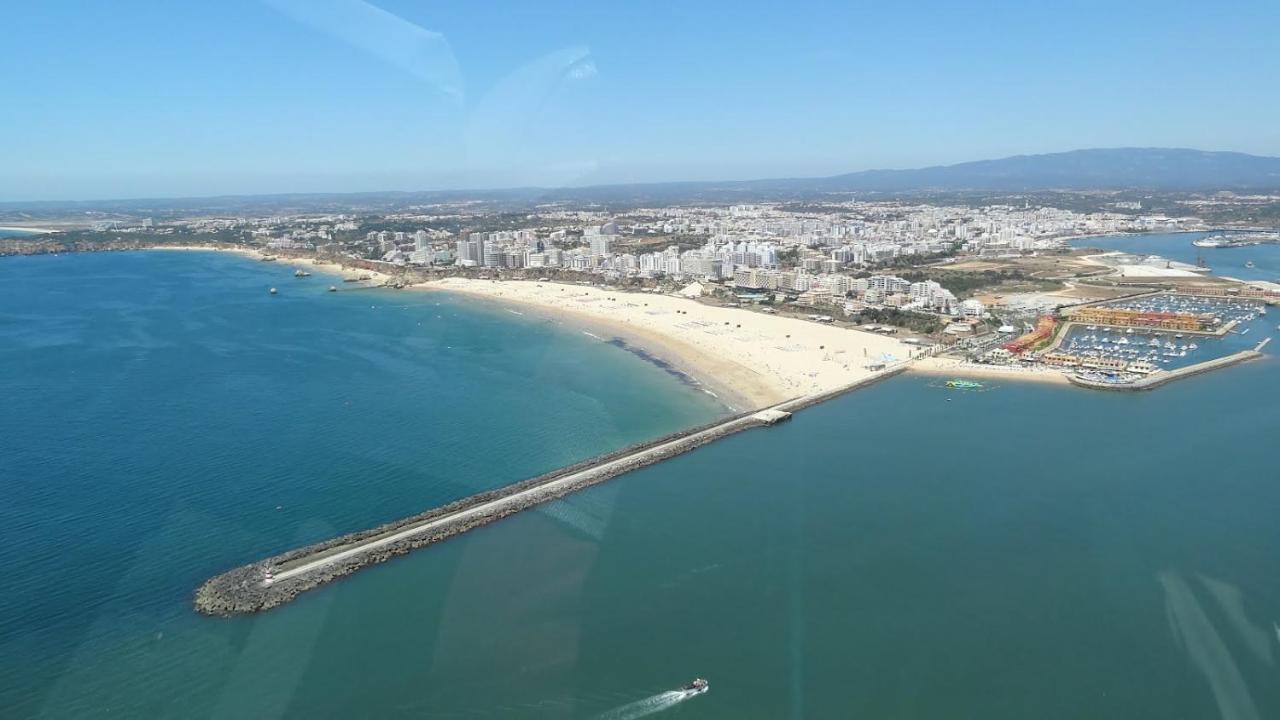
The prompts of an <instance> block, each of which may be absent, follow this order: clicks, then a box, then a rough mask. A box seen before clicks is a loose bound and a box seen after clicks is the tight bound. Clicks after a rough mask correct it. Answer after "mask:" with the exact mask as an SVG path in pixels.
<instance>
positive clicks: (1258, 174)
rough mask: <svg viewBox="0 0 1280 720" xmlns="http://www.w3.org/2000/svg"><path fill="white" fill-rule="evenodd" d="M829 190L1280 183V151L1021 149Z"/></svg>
mask: <svg viewBox="0 0 1280 720" xmlns="http://www.w3.org/2000/svg"><path fill="white" fill-rule="evenodd" d="M814 182H815V185H816V187H821V188H825V189H828V190H844V191H879V192H902V191H912V190H1010V191H1018V190H1054V189H1058V190H1062V189H1072V190H1083V189H1117V188H1142V189H1150V190H1165V191H1179V190H1181V191H1193V190H1272V189H1277V188H1280V158H1275V157H1262V156H1258V155H1247V154H1245V153H1237V152H1206V151H1203V150H1186V149H1181V148H1106V149H1091V150H1073V151H1070V152H1061V153H1051V154H1047V155H1016V156H1014V157H1007V158H1001V159H999V160H979V161H976V162H966V163H960V164H957V165H943V166H935V167H927V168H920V169H918V170H867V171H863V172H855V173H849V174H846V175H837V176H834V177H830V178H822V179H820V180H816V181H814Z"/></svg>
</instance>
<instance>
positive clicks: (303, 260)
mask: <svg viewBox="0 0 1280 720" xmlns="http://www.w3.org/2000/svg"><path fill="white" fill-rule="evenodd" d="M145 249H146V250H166V251H177V252H181V251H189V252H222V253H235V254H237V255H243V256H245V257H247V258H253V259H254V260H260V259H262V256H263V253H262V252H259V251H258V250H252V249H249V248H235V247H221V246H217V245H157V246H155V247H150V248H145ZM267 254H270V253H267ZM276 262H278V263H280V264H281V265H288V266H290V267H296V268H313V269H315V270H318V271H319V272H326V273H332V274H334V275H338V276H340V277H344V278H345V277H360V276H362V275H368V276H369V278H370V280H369V281H368V282H370V283H373V284H378V285H381V284H383V283H385V282H388V281H390V280H391V279H392V278H391V276H390V275H387V274H386V273H380V272H377V271H375V270H364V269H361V268H348V267H345V266H343V265H339V264H338V263H335V262H327V261H324V260H318V259H316V258H310V257H283V256H281V257H279V259H278V260H276Z"/></svg>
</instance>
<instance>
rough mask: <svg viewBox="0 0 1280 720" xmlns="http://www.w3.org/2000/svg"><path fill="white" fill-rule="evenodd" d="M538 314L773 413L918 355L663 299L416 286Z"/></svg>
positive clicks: (459, 284) (851, 336) (457, 281)
mask: <svg viewBox="0 0 1280 720" xmlns="http://www.w3.org/2000/svg"><path fill="white" fill-rule="evenodd" d="M412 287H413V288H416V289H425V290H430V291H443V292H457V293H460V294H466V295H471V296H474V297H480V298H485V299H489V300H494V301H498V302H507V303H511V304H514V305H518V306H522V307H528V308H536V309H539V310H542V311H544V312H551V313H555V314H557V315H562V316H572V317H574V318H575V320H574V322H575V323H588V324H590V323H595V324H597V325H598V326H599V327H601V328H604V329H606V330H608V332H610V333H615V334H617V335H618V336H620V337H622V338H623V339H624V340H633V341H634V344H636V345H638V346H639V347H641V348H644V349H645V351H646V352H648V353H649V354H650V355H652V356H654V357H657V358H661V359H662V360H664V361H666V362H668V363H670V364H672V365H673V366H675V367H677V368H679V369H680V370H681V371H682V372H684V373H685V374H686V375H688V376H690V377H692V378H694V379H695V380H697V381H698V382H699V383H700V384H703V385H705V386H707V387H708V388H710V389H711V390H712V391H713V392H717V393H719V392H726V393H732V394H734V395H737V396H738V398H740V399H742V400H746V401H748V402H749V403H750V407H766V406H768V405H772V404H775V403H778V402H781V401H783V400H787V399H790V398H794V397H800V396H805V395H814V394H819V393H823V392H826V391H828V390H832V389H835V388H839V387H844V386H847V385H849V384H850V383H853V382H856V381H858V380H860V379H862V378H864V377H869V376H872V375H874V374H875V371H874V370H871V369H869V368H867V367H866V366H867V365H868V364H878V363H880V362H881V361H882V359H883V356H885V355H886V354H887V355H889V356H891V357H892V358H893V360H892V361H890V362H893V361H902V360H906V359H908V358H909V357H910V356H911V354H912V348H911V346H909V345H906V344H904V343H901V342H899V341H897V340H895V339H893V338H888V337H885V336H882V335H874V334H872V333H867V332H863V331H861V330H854V329H848V328H837V327H832V326H829V325H820V324H818V323H813V322H809V321H806V320H800V319H796V318H787V317H778V316H775V315H765V314H763V313H757V312H751V311H748V310H743V309H738V308H726V307H716V306H711V305H704V304H701V303H698V302H696V301H693V300H691V299H688V298H682V297H673V296H670V295H663V294H658V293H632V292H624V291H621V290H613V289H607V288H597V287H593V286H583V285H568V284H563V283H550V282H542V283H540V282H536V281H485V280H470V279H462V278H446V279H443V280H436V281H431V282H428V283H423V284H421V285H414V286H412Z"/></svg>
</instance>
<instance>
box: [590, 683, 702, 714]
mask: <svg viewBox="0 0 1280 720" xmlns="http://www.w3.org/2000/svg"><path fill="white" fill-rule="evenodd" d="M699 694H700V693H698V692H696V691H693V690H668V691H667V692H663V693H658V694H657V695H654V696H653V697H647V698H645V699H643V700H637V701H635V702H633V703H627V704H626V705H623V706H622V707H616V708H614V709H612V710H609V711H608V712H605V713H603V714H601V715H600V716H599V717H598V718H597V720H635V719H636V718H642V717H644V716H646V715H652V714H654V713H660V712H662V711H663V710H669V709H671V708H672V707H675V706H676V705H679V704H680V703H682V702H684V701H685V700H689V699H691V698H695V697H697V696H698V695H699Z"/></svg>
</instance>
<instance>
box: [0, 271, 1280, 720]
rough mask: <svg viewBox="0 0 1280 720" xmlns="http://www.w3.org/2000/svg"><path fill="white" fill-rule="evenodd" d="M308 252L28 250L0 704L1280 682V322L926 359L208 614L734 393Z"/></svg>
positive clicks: (1008, 696) (416, 713)
mask: <svg viewBox="0 0 1280 720" xmlns="http://www.w3.org/2000/svg"><path fill="white" fill-rule="evenodd" d="M288 274H289V268H287V267H275V266H271V265H263V264H258V263H250V262H245V261H242V260H239V259H237V258H231V257H219V256H208V255H202V256H197V255H181V256H180V255H178V254H176V253H175V254H161V253H151V254H132V255H123V254H122V255H97V256H83V257H66V256H64V257H59V258H27V259H20V260H15V261H13V262H9V261H6V262H4V263H0V280H3V281H4V282H0V301H2V302H0V387H3V389H4V397H5V398H6V399H7V407H6V411H5V412H4V413H3V414H0V437H3V438H4V444H3V445H0V478H3V485H2V486H0V487H3V493H4V495H3V498H2V499H3V503H0V513H3V515H0V521H2V522H0V527H3V528H4V530H5V536H6V541H5V542H4V543H3V544H0V568H3V569H4V571H5V574H6V583H5V584H3V585H0V715H2V716H4V717H24V716H30V715H45V716H49V717H69V716H81V715H95V716H96V715H105V714H107V710H110V713H111V714H113V715H117V714H118V715H123V716H144V717H145V716H169V717H203V716H215V717H263V716H267V717H269V716H289V717H353V716H354V717H443V718H451V717H457V718H474V717H503V718H505V717H516V718H567V717H574V718H579V717H580V718H593V717H607V718H635V717H640V716H643V715H645V714H648V713H653V712H660V713H661V714H660V715H655V717H688V718H779V717H795V718H800V717H819V718H825V717H833V718H848V717H868V718H887V717H894V718H940V717H946V718H984V719H988V718H1010V719H1013V718H1017V719H1019V720H1022V719H1025V718H1029V717H1035V718H1080V717H1089V718H1135V717H1195V718H1203V717H1229V718H1266V717H1276V716H1278V715H1280V682H1277V680H1280V677H1278V671H1277V665H1276V663H1277V659H1278V656H1280V634H1278V631H1277V630H1276V625H1275V623H1276V622H1277V621H1280V573H1277V572H1276V571H1277V567H1280V565H1278V564H1277V555H1278V553H1280V523H1278V513H1277V508H1280V483H1277V481H1276V478H1277V473H1276V471H1275V468H1276V456H1275V452H1274V447H1275V446H1274V445H1271V442H1272V441H1273V439H1274V438H1275V437H1277V435H1278V433H1280V414H1278V413H1277V412H1276V411H1275V409H1274V399H1275V398H1277V397H1280V366H1278V365H1277V363H1276V362H1275V360H1274V359H1270V358H1268V359H1266V360H1264V361H1260V362H1255V363H1249V364H1246V365H1242V366H1239V367H1236V368H1233V369H1231V370H1228V371H1223V372H1218V373H1212V374H1208V375H1204V376H1199V377H1196V378H1192V379H1189V380H1186V381H1182V382H1179V383H1175V384H1173V385H1170V386H1168V387H1166V388H1163V389H1161V390H1159V391H1156V392H1151V393H1140V394H1121V393H1116V394H1107V393H1091V392H1085V391H1081V390H1076V389H1073V388H1060V387H1056V386H1039V385H1012V384H1006V385H1003V386H1000V387H996V388H995V389H994V390H992V391H990V392H984V393H964V392H948V391H946V390H942V389H938V388H936V387H931V386H930V381H929V380H928V379H925V378H918V377H914V376H909V375H908V376H902V377H899V378H896V379H893V380H890V381H888V382H885V383H881V384H879V385H875V386H873V387H870V388H868V389H865V390H862V391H859V392H857V393H854V394H852V395H848V396H845V397H843V398H840V399H838V400H835V401H832V402H829V403H825V404H823V405H820V406H818V407H815V408H812V409H810V410H806V411H804V412H802V413H800V414H799V415H797V416H796V417H795V418H794V419H793V420H792V421H791V422H789V423H786V424H783V425H780V426H777V427H774V428H770V429H767V430H753V431H750V432H747V433H743V434H740V435H736V436H734V437H731V438H729V439H727V440H724V441H722V442H718V443H715V444H713V445H710V446H708V447H706V448H703V449H701V450H699V451H697V452H693V453H689V454H686V455H683V456H680V457H679V458H676V459H675V460H672V461H669V462H666V463H663V464H661V465H658V466H654V467H651V468H647V469H645V470H642V471H639V472H636V473H633V474H631V475H628V476H625V477H623V478H620V479H618V480H615V481H613V482H610V483H608V484H606V485H603V486H599V487H596V488H593V489H590V490H588V491H585V492H582V493H579V494H577V495H575V496H574V497H572V498H570V499H568V500H567V501H564V502H560V503H555V504H553V505H550V506H548V507H547V509H546V510H545V511H542V512H529V513H523V514H521V515H518V516H515V517H513V518H510V519H508V520H505V521H503V522H500V523H497V524H495V525H491V526H488V527H486V528H483V529H481V530H479V531H476V532H473V533H469V534H468V535H466V536H464V537H462V538H459V539H456V540H454V541H450V542H448V543H445V544H443V545H440V546H437V547H435V548H432V549H431V550H429V551H426V552H420V553H415V554H413V555H411V556H408V557H406V558H401V559H398V560H396V561H393V562H390V563H387V564H385V565H381V566H378V567H375V568H372V569H370V570H367V571H364V572H361V573H359V574H357V575H355V576H353V577H351V578H348V579H347V580H345V581H343V582H340V583H337V584H334V585H332V586H329V587H326V588H324V589H322V590H320V591H317V592H313V593H310V594H308V595H307V596H305V597H304V598H302V599H301V600H299V601H297V602H295V603H293V604H291V605H289V606H286V607H284V608H281V609H279V610H277V611H273V612H271V613H267V614H265V615H261V616H257V617H253V618H240V619H232V620H221V619H208V618H201V617H198V616H195V615H194V614H193V613H192V612H191V611H190V610H189V605H188V603H189V593H190V590H191V589H192V588H193V587H194V586H195V585H196V584H197V583H198V582H199V581H200V580H201V579H203V577H204V576H205V575H208V574H210V573H212V572H216V571H218V570H221V569H225V568H226V567H229V566H232V565H235V564H237V563H239V562H243V561H244V560H246V559H252V558H255V557H257V556H258V555H261V554H264V553H267V552H271V551H274V550H278V549H279V548H281V547H286V546H289V545H292V544H295V543H298V542H303V541H306V540H309V539H314V538H317V537H322V536H325V535H328V534H330V533H333V532H337V531H341V530H346V529H351V528H352V527H360V526H363V525H366V524H368V523H370V522H374V521H377V520H381V519H385V518H387V517H393V516H396V515H399V514H402V513H404V512H406V511H408V510H413V509H417V508H419V507H422V506H424V505H428V504H432V503H434V502H437V501H439V500H443V499H447V498H448V497H454V496H457V495H458V494H462V493H465V492H470V491H471V490H474V489H477V488H479V487H488V486H492V485H496V484H499V483H502V482H507V481H509V480H512V479H515V478H518V477H522V476H526V475H529V474H532V473H533V472H537V471H539V470H541V469H544V468H546V467H550V466H553V465H557V464H560V463H563V462H566V461H568V460H570V459H572V458H576V457H581V456H583V455H587V454H590V453H592V452H597V451H599V450H603V449H606V448H608V447H612V446H617V445H620V444H622V443H624V442H629V441H631V440H633V439H637V438H639V437H645V436H650V435H656V434H658V433H660V432H664V431H666V430H669V429H671V428H672V427H678V426H680V425H682V424H692V423H693V422H696V421H700V420H704V419H706V418H709V417H711V416H713V415H714V414H715V413H717V412H719V409H718V408H717V407H715V406H714V405H711V404H710V402H709V400H708V399H707V398H706V397H705V396H703V395H701V394H700V393H698V392H694V391H691V390H690V389H689V388H687V387H685V386H683V385H681V384H680V382H679V380H678V379H676V378H673V377H671V376H670V375H669V374H666V373H664V372H662V371H661V370H660V369H658V368H656V367H654V366H652V365H650V364H647V363H645V362H643V361H642V360H640V359H638V358H636V357H634V356H632V355H630V354H627V353H625V352H623V351H620V350H618V349H616V348H613V347H610V346H608V345H605V344H603V343H596V342H592V341H590V340H589V338H585V337H584V336H582V335H581V334H580V333H577V332H574V331H573V330H572V329H570V328H566V327H563V326H558V325H555V324H547V323H539V322H536V321H534V320H532V319H531V318H528V317H524V318H519V317H516V316H513V315H510V314H507V313H505V312H503V311H501V310H491V309H484V308H470V307H468V306H467V305H466V303H465V302H464V301H461V300H456V299H449V298H446V297H443V296H438V295H429V294H423V295H416V294H411V293H392V292H383V291H365V292H351V293H345V292H344V293H338V294H336V295H328V294H325V293H323V292H322V290H321V287H320V286H321V285H322V284H323V283H324V282H325V281H324V280H322V279H321V281H320V282H319V283H317V282H315V280H317V279H318V278H313V279H311V280H310V281H295V280H293V279H292V278H289V277H287V275H288ZM268 285H277V286H279V287H280V288H281V292H282V294H281V295H280V296H277V297H275V298H270V297H268V296H267V295H266V293H265V288H266V287H267V286H268ZM437 302H439V303H441V304H440V305H439V306H436V305H435V303H437ZM436 314H439V315H440V316H441V317H440V318H435V317H434V316H435V315H436ZM418 323H422V325H419V324H418ZM1263 331H1264V330H1263V329H1259V330H1258V331H1257V333H1261V332H1263ZM276 506H281V508H280V509H279V510H277V509H276ZM695 675H701V676H705V677H707V678H709V679H710V680H711V685H712V687H711V691H710V692H709V693H707V694H706V695H703V696H699V697H695V698H692V699H684V700H682V699H681V698H680V697H678V696H672V695H670V694H669V693H667V691H669V690H670V689H671V688H673V687H675V686H677V685H679V684H682V683H684V682H686V681H687V680H688V679H689V678H691V677H693V676H695Z"/></svg>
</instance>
